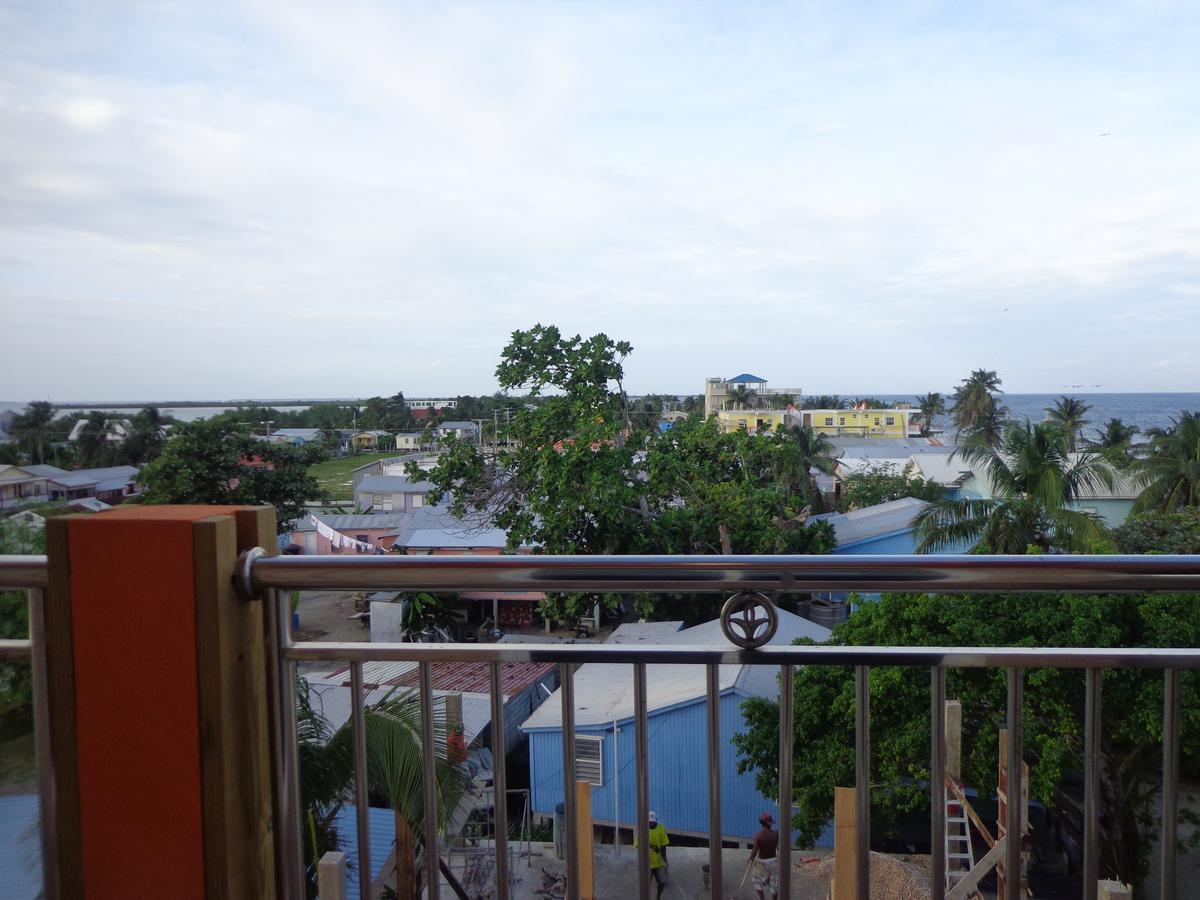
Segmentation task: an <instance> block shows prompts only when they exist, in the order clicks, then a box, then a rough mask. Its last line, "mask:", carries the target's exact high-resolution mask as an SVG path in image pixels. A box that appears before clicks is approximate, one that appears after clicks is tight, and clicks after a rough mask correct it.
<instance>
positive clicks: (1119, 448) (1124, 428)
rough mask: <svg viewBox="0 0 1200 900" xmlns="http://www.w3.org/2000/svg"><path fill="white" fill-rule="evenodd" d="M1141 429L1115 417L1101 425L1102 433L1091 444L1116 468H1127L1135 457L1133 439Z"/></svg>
mask: <svg viewBox="0 0 1200 900" xmlns="http://www.w3.org/2000/svg"><path fill="white" fill-rule="evenodd" d="M1140 431H1141V429H1140V428H1138V427H1137V426H1136V425H1126V424H1125V423H1124V422H1122V421H1121V420H1120V419H1118V418H1116V417H1113V418H1111V419H1109V420H1108V421H1107V422H1105V423H1104V425H1102V426H1101V428H1100V433H1099V434H1098V435H1097V436H1096V439H1095V440H1094V441H1092V442H1091V443H1090V444H1089V446H1090V447H1091V448H1092V449H1093V450H1098V451H1100V452H1101V453H1102V454H1103V455H1104V458H1105V459H1107V460H1108V461H1109V462H1110V463H1112V464H1113V466H1114V467H1115V468H1117V469H1126V468H1128V467H1129V463H1130V462H1131V461H1132V459H1133V451H1134V448H1133V439H1134V438H1135V437H1136V436H1137V435H1138V434H1139V433H1140Z"/></svg>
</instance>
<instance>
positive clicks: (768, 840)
mask: <svg viewBox="0 0 1200 900" xmlns="http://www.w3.org/2000/svg"><path fill="white" fill-rule="evenodd" d="M758 824H760V825H761V826H762V828H761V829H760V830H759V832H758V833H757V834H755V835H754V846H753V849H751V851H750V862H751V864H753V866H754V878H753V879H752V881H753V882H754V892H755V893H756V894H758V900H767V894H770V895H771V900H776V898H777V897H778V896H779V857H778V855H777V854H778V852H779V832H777V831H775V830H774V829H773V828H771V826H772V825H774V824H775V817H774V816H772V815H771V814H770V813H769V812H765V813H763V814H762V815H761V816H759V817H758Z"/></svg>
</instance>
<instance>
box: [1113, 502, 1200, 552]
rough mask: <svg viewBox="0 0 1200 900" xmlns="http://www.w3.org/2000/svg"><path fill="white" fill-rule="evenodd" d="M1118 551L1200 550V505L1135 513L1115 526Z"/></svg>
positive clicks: (1114, 534)
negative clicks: (1176, 509)
mask: <svg viewBox="0 0 1200 900" xmlns="http://www.w3.org/2000/svg"><path fill="white" fill-rule="evenodd" d="M1113 543H1114V544H1115V545H1116V548H1117V551H1118V552H1119V553H1190V554H1200V507H1197V506H1190V507H1182V508H1180V509H1179V510H1178V511H1176V512H1167V513H1163V512H1147V513H1134V514H1133V515H1131V516H1130V517H1129V518H1127V519H1126V520H1125V521H1124V522H1123V523H1121V525H1119V526H1118V527H1116V528H1114V529H1113Z"/></svg>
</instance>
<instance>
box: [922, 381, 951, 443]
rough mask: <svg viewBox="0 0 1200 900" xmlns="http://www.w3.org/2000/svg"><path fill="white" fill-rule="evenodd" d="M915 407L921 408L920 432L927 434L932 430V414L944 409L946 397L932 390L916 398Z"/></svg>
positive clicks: (941, 411)
mask: <svg viewBox="0 0 1200 900" xmlns="http://www.w3.org/2000/svg"><path fill="white" fill-rule="evenodd" d="M917 408H918V409H920V410H921V434H924V435H928V434H929V432H931V431H932V430H933V418H934V416H940V415H942V414H943V413H944V412H945V411H946V398H945V397H943V396H942V395H941V394H939V393H937V391H933V392H931V393H928V394H925V395H924V396H923V397H918V398H917Z"/></svg>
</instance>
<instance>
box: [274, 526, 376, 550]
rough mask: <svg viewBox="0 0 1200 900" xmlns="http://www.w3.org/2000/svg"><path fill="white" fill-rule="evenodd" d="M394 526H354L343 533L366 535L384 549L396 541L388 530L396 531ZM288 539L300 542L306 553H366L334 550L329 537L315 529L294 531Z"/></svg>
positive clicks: (296, 542) (357, 537)
mask: <svg viewBox="0 0 1200 900" xmlns="http://www.w3.org/2000/svg"><path fill="white" fill-rule="evenodd" d="M394 530H395V529H394V528H352V529H349V530H345V531H343V532H342V534H344V535H346V537H351V538H354V539H355V540H360V535H366V537H367V542H368V543H370V544H373V545H374V546H376V547H381V548H383V549H384V550H388V549H391V546H392V544H394V543H395V542H396V537H395V535H389V534H388V532H390V531H394ZM288 541H289V542H290V543H293V544H299V545H301V546H302V547H304V552H305V553H314V554H319V555H324V554H326V553H360V552H361V553H366V552H367V551H365V550H362V551H359V550H346V549H342V550H334V549H333V547H332V545H331V544H330V543H329V538H327V537H325V536H324V535H322V534H318V533H317V532H315V531H294V532H292V533H291V534H290V535H289V536H288Z"/></svg>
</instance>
